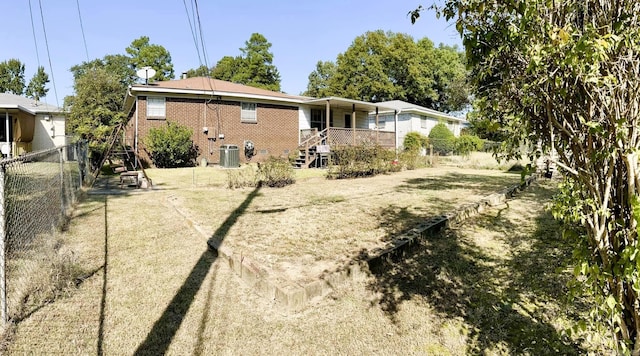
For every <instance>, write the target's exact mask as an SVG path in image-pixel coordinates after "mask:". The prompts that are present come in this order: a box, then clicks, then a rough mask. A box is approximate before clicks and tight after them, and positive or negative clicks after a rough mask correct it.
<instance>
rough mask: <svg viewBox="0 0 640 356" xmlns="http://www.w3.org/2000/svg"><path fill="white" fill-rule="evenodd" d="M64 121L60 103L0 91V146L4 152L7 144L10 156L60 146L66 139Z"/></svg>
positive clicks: (5, 155)
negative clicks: (54, 103) (50, 103)
mask: <svg viewBox="0 0 640 356" xmlns="http://www.w3.org/2000/svg"><path fill="white" fill-rule="evenodd" d="M65 122H66V114H65V112H64V111H63V110H62V109H61V108H59V107H56V106H53V105H49V104H46V103H43V102H38V103H36V102H35V101H34V100H33V99H29V98H25V97H23V96H19V95H14V94H7V93H0V148H2V152H3V153H4V152H7V151H6V149H7V148H6V147H8V148H9V150H8V152H10V156H12V157H13V156H16V155H21V154H24V153H27V152H32V151H41V150H45V149H48V148H53V147H59V146H63V145H65V144H66V141H67V140H66V135H65ZM7 132H8V133H9V134H8V135H7ZM3 156H4V157H7V156H9V155H8V154H3Z"/></svg>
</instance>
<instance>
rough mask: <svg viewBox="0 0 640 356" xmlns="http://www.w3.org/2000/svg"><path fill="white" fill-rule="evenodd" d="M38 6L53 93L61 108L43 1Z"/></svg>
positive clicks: (40, 0) (39, 1)
mask: <svg viewBox="0 0 640 356" xmlns="http://www.w3.org/2000/svg"><path fill="white" fill-rule="evenodd" d="M38 5H39V6H40V18H41V19H42V32H44V43H45V45H46V47H47V57H48V58H49V70H51V83H52V84H53V92H54V93H55V95H56V106H58V107H59V106H60V102H59V101H58V90H57V89H56V80H55V78H54V77H53V66H52V65H51V53H50V52H49V40H48V39H47V29H46V27H45V26H44V13H43V12H42V0H38Z"/></svg>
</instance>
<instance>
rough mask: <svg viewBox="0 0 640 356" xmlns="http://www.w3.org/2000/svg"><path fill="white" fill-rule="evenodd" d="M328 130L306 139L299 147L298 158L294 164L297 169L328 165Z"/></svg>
mask: <svg viewBox="0 0 640 356" xmlns="http://www.w3.org/2000/svg"><path fill="white" fill-rule="evenodd" d="M326 133H327V130H326V129H325V130H323V131H320V132H317V133H314V134H313V135H311V136H309V137H308V138H306V139H305V140H304V141H302V143H300V145H299V146H298V157H297V158H296V160H295V162H294V167H295V168H310V167H314V168H319V167H324V166H325V165H326V161H327V157H328V154H329V146H328V145H326Z"/></svg>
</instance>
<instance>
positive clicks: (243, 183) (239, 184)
mask: <svg viewBox="0 0 640 356" xmlns="http://www.w3.org/2000/svg"><path fill="white" fill-rule="evenodd" d="M226 173H227V188H229V189H236V188H244V187H255V186H257V185H258V176H257V174H256V171H255V169H254V168H253V167H252V166H250V165H247V166H245V167H244V168H241V169H235V168H234V169H228V170H227V171H226Z"/></svg>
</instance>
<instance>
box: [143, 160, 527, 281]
mask: <svg viewBox="0 0 640 356" xmlns="http://www.w3.org/2000/svg"><path fill="white" fill-rule="evenodd" d="M154 173H156V172H155V171H154V172H152V173H150V174H151V175H152V177H153V174H154ZM158 173H160V172H158ZM161 173H163V174H164V173H165V172H161ZM165 179H166V177H165ZM158 180H159V179H157V178H154V181H158ZM519 181H520V176H519V175H517V174H510V173H503V172H500V171H495V170H465V169H457V168H425V169H420V170H412V171H404V172H400V173H394V174H390V175H380V176H376V177H370V178H361V179H348V180H327V179H324V178H321V177H308V178H306V179H302V180H300V181H298V182H297V183H296V184H294V185H291V186H287V187H284V188H278V189H271V188H258V189H257V190H255V189H254V188H245V189H237V190H228V189H224V188H222V187H203V188H201V187H191V188H189V189H181V190H179V191H178V190H176V191H172V192H171V197H170V201H171V202H172V204H174V205H175V206H176V207H177V209H179V210H181V211H183V212H184V213H185V215H187V216H189V217H190V218H192V219H193V220H194V221H195V222H197V223H198V225H200V226H202V227H204V229H205V230H206V231H207V232H208V233H209V234H210V236H213V237H214V238H216V239H218V240H219V241H222V244H223V245H224V246H226V247H228V248H230V249H231V250H233V251H234V252H237V253H241V254H242V255H244V256H248V257H249V258H251V259H252V260H254V261H257V262H258V263H259V264H260V265H262V266H264V267H266V268H269V269H271V270H274V271H275V272H276V273H277V274H279V275H282V276H285V277H287V278H288V279H290V280H294V281H299V282H306V281H310V280H313V279H315V278H317V277H318V276H319V275H320V274H322V273H323V272H324V271H326V270H329V271H330V270H333V269H335V268H337V267H339V266H340V265H341V264H342V263H343V262H344V261H348V260H349V259H351V258H353V257H354V256H356V255H357V254H358V253H359V252H360V251H362V250H363V249H373V248H375V247H380V246H383V245H384V244H385V242H387V241H390V240H392V239H393V238H394V237H395V236H396V235H397V234H398V233H399V232H401V231H403V230H406V229H409V228H412V227H414V226H415V225H416V224H418V223H419V222H421V221H423V220H424V219H427V218H430V217H433V216H437V215H440V214H443V213H445V212H448V211H450V210H453V209H455V208H456V207H458V206H460V205H462V204H465V203H470V202H474V201H477V200H479V199H480V198H482V197H484V196H486V195H488V194H491V193H493V192H495V191H498V190H500V189H502V188H505V187H507V186H510V185H513V184H517V183H518V182H519ZM249 194H255V196H254V197H253V198H252V199H251V201H250V204H249V206H248V207H247V209H246V210H244V211H243V213H242V215H241V216H237V217H236V219H235V220H234V224H233V226H231V227H229V229H228V230H227V229H225V234H224V235H220V234H216V231H217V230H219V229H220V227H221V226H220V224H222V222H223V221H224V220H225V219H227V217H229V215H230V214H232V212H233V210H234V209H236V207H237V206H239V205H240V204H242V202H243V201H244V200H245V199H246V198H247V197H248V196H249ZM214 235H215V236H214Z"/></svg>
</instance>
